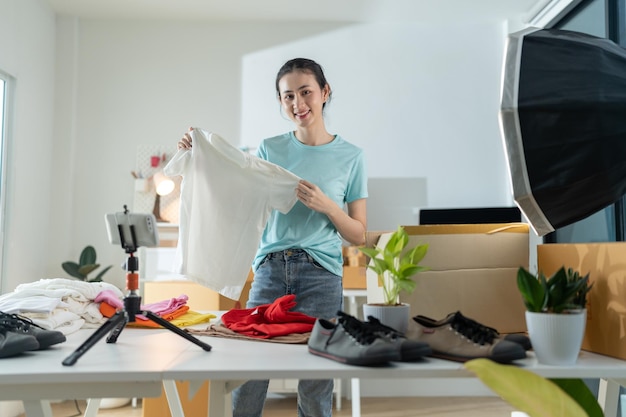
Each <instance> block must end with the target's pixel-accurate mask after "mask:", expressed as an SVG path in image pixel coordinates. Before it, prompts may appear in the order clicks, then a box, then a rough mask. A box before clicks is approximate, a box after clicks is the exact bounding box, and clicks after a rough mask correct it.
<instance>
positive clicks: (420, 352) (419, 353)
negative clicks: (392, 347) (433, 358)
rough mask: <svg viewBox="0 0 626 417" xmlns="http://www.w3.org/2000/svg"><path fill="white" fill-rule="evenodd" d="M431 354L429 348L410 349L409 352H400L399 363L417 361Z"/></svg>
mask: <svg viewBox="0 0 626 417" xmlns="http://www.w3.org/2000/svg"><path fill="white" fill-rule="evenodd" d="M432 352H433V350H432V349H431V348H430V346H423V347H419V348H415V349H411V350H409V351H402V352H401V358H400V361H401V362H411V361H417V360H419V359H422V358H424V357H425V356H430V355H431V354H432Z"/></svg>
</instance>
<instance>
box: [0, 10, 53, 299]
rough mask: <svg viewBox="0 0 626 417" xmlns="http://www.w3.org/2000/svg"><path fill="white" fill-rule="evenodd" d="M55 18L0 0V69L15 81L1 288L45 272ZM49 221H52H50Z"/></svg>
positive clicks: (33, 278)
mask: <svg viewBox="0 0 626 417" xmlns="http://www.w3.org/2000/svg"><path fill="white" fill-rule="evenodd" d="M54 37H55V15H54V13H52V11H51V10H50V9H49V8H48V6H47V5H46V3H45V2H43V1H40V0H28V1H14V0H0V68H1V69H2V70H3V71H4V72H6V73H8V74H10V75H11V76H12V77H13V78H14V79H15V81H16V87H15V97H14V100H13V102H12V103H9V105H11V104H12V105H14V111H13V113H12V114H13V118H12V119H11V120H9V123H10V126H11V132H10V133H11V135H12V136H11V138H10V142H9V144H8V146H9V149H8V154H9V163H8V166H9V169H10V172H9V173H8V183H7V192H8V196H7V197H8V198H7V213H6V214H7V217H6V219H5V222H6V240H5V248H4V251H5V253H4V260H5V264H4V265H3V271H2V281H1V282H0V285H1V287H0V290H2V291H3V292H4V291H10V290H12V289H13V288H14V287H15V286H16V285H17V284H19V283H21V282H29V281H34V280H37V279H39V278H42V277H43V276H44V274H45V273H46V267H45V266H46V262H47V259H48V244H49V239H48V237H49V230H50V229H49V225H50V222H51V214H50V212H49V207H50V204H51V189H50V188H51V183H50V176H51V171H52V163H53V159H52V157H51V156H52V154H53V149H54V146H53V134H52V132H53V127H54V63H55V42H54ZM52 220H53V219H52Z"/></svg>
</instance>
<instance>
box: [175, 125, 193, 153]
mask: <svg viewBox="0 0 626 417" xmlns="http://www.w3.org/2000/svg"><path fill="white" fill-rule="evenodd" d="M192 130H193V128H191V127H190V128H189V130H188V131H187V133H185V135H184V136H183V138H182V139H181V140H179V141H178V149H179V150H180V149H191V131H192Z"/></svg>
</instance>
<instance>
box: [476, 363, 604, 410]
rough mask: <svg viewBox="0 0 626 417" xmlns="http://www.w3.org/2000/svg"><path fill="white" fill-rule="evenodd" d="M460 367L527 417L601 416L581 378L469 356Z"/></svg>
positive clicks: (596, 404)
mask: <svg viewBox="0 0 626 417" xmlns="http://www.w3.org/2000/svg"><path fill="white" fill-rule="evenodd" d="M464 367H465V368H466V369H468V370H469V371H471V372H473V373H474V374H475V375H476V376H477V377H478V378H479V379H480V380H481V381H482V382H483V383H484V384H485V385H486V386H487V387H489V388H490V389H491V390H492V391H493V392H494V393H496V394H497V395H498V396H500V398H502V399H503V400H504V401H506V402H508V403H509V404H510V405H512V406H513V407H515V408H516V409H517V410H519V411H523V412H524V413H526V414H528V415H529V416H530V417H554V416H567V417H602V416H604V414H603V412H602V409H601V408H600V405H599V404H598V401H597V400H596V398H595V396H594V395H593V393H592V392H591V391H590V390H589V388H588V387H587V385H585V383H584V382H583V381H582V380H581V379H576V378H574V379H547V378H544V377H542V376H540V375H537V374H535V373H533V372H531V371H529V370H526V369H523V368H520V367H518V366H515V365H502V364H498V363H495V362H493V361H491V360H489V359H482V358H481V359H473V360H471V361H468V362H465V364H464Z"/></svg>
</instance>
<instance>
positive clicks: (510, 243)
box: [366, 223, 529, 333]
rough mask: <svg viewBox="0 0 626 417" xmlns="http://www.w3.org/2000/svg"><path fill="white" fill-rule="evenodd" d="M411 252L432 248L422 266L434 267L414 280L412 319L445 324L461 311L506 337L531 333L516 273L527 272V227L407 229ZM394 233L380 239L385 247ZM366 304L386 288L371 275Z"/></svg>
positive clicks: (403, 298) (407, 299) (405, 298)
mask: <svg viewBox="0 0 626 417" xmlns="http://www.w3.org/2000/svg"><path fill="white" fill-rule="evenodd" d="M405 230H406V231H407V233H408V234H409V247H413V246H415V245H418V244H424V243H425V244H428V245H429V248H428V253H427V254H426V256H425V257H424V260H423V261H422V262H421V263H420V264H421V265H423V266H427V267H429V268H430V270H429V271H426V272H421V273H419V274H417V275H416V276H415V277H414V278H413V279H414V280H415V281H416V282H417V288H416V289H415V291H414V292H413V294H410V295H408V294H404V293H403V294H402V295H401V297H400V301H401V302H404V303H409V304H410V305H411V316H412V317H413V316H416V315H424V316H428V317H431V318H433V319H437V320H439V319H442V318H444V317H446V316H447V315H448V314H449V313H452V312H455V311H460V312H461V313H462V314H463V315H465V316H466V317H469V318H472V319H474V320H476V321H478V322H480V323H482V324H484V325H487V326H489V327H493V328H494V329H496V330H498V331H499V332H501V333H516V332H524V331H526V322H525V318H524V312H525V308H524V303H523V301H522V297H521V295H520V294H519V291H518V290H517V270H518V268H519V267H520V266H523V267H525V268H528V263H529V234H528V231H529V228H528V225H527V224H525V223H505V224H501V223H497V224H460V225H423V226H405ZM390 235H391V233H383V234H382V235H380V238H379V240H378V243H377V244H378V245H381V246H382V245H384V244H385V243H386V242H387V241H388V239H389V236H390ZM366 275H367V301H368V303H372V302H380V301H382V299H383V295H382V288H380V287H379V286H378V278H377V276H376V274H375V273H374V272H373V271H371V270H369V269H368V270H367V272H366Z"/></svg>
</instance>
